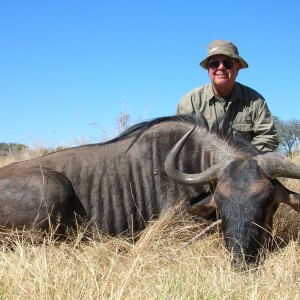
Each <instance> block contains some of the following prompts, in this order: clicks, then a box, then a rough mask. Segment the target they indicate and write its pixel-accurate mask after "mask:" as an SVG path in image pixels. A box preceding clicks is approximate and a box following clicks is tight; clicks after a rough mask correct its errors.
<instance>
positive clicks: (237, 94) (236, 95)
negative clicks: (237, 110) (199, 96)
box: [206, 82, 244, 102]
mask: <svg viewBox="0 0 300 300" xmlns="http://www.w3.org/2000/svg"><path fill="white" fill-rule="evenodd" d="M214 97H215V94H214V92H213V86H212V83H210V84H209V88H208V91H207V96H206V101H210V100H214ZM237 99H241V100H244V96H243V93H242V90H241V85H240V84H239V83H238V82H235V83H234V87H233V91H232V93H231V96H230V99H229V102H234V101H236V100H237Z"/></svg>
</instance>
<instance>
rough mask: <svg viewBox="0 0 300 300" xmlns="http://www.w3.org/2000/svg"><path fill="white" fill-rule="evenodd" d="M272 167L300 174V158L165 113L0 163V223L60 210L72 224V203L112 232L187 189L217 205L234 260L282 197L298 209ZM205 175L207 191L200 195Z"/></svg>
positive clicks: (254, 244) (205, 208) (254, 246)
mask: <svg viewBox="0 0 300 300" xmlns="http://www.w3.org/2000/svg"><path fill="white" fill-rule="evenodd" d="M192 131H193V133H192V134H191V132H192ZM187 132H188V133H187ZM178 141H179V142H178ZM177 142H178V143H177ZM175 144H176V145H175ZM277 176H281V177H289V178H298V179H300V167H299V166H297V165H295V164H293V163H291V162H288V161H286V160H284V159H275V158H272V157H269V156H267V155H261V154H260V153H259V152H258V150H256V149H255V148H254V147H252V146H251V145H250V144H248V143H247V142H245V141H234V140H232V141H230V140H227V141H226V140H224V139H222V138H220V137H219V136H218V135H216V134H214V133H209V132H208V130H207V127H206V126H205V124H204V121H203V119H199V120H198V121H196V119H194V118H192V117H187V116H174V117H163V118H158V119H155V120H152V121H150V122H143V123H141V124H137V125H135V126H133V127H131V128H130V129H128V130H126V131H125V132H124V133H123V134H122V135H121V136H120V137H118V138H115V139H113V140H111V141H108V142H105V143H102V144H93V145H85V146H80V147H75V148H70V149H66V150H62V151H58V152H55V153H51V154H48V155H44V156H41V157H38V158H35V159H32V160H28V161H23V162H19V163H14V164H10V165H8V166H5V167H2V168H0V225H2V226H7V227H8V226H31V225H32V224H33V223H34V224H35V225H36V226H39V227H40V228H47V226H48V224H49V223H48V222H49V220H47V216H50V222H53V223H55V221H56V216H57V214H60V222H61V223H62V224H65V225H68V226H72V225H73V224H72V222H74V212H75V213H76V214H78V215H80V216H82V217H85V218H87V219H88V220H89V221H90V222H91V224H92V225H93V226H95V227H97V228H98V229H100V230H101V231H104V232H106V233H108V234H110V235H117V234H120V233H123V232H125V231H126V230H128V229H129V228H130V232H136V231H140V230H142V229H143V228H145V226H146V222H147V221H148V220H151V219H152V218H155V217H159V216H161V215H162V214H164V213H165V212H166V211H167V210H168V209H169V208H171V207H173V206H174V205H175V204H176V203H177V201H178V199H182V198H185V199H186V201H187V202H188V203H190V206H189V208H188V210H189V212H191V213H193V214H198V215H200V216H204V217H205V216H208V215H210V214H211V213H212V212H213V211H214V210H215V209H216V208H218V209H219V211H220V215H221V219H222V224H223V231H224V238H225V243H226V246H227V248H228V249H229V251H231V252H233V255H234V256H235V258H236V259H237V260H239V259H241V258H245V259H246V260H248V261H251V258H253V257H254V258H255V257H256V256H257V253H258V250H259V248H260V246H261V245H262V244H263V239H264V237H265V232H266V231H265V230H264V228H266V230H267V231H269V230H270V228H271V226H272V217H273V213H274V211H275V208H276V207H277V205H278V203H280V202H284V203H286V204H289V205H290V206H292V207H293V208H294V209H296V210H297V211H299V207H300V196H299V195H298V194H295V193H293V192H291V191H289V190H287V189H286V188H285V187H284V186H283V185H281V184H280V182H279V181H277V180H276V177H277ZM211 184H213V185H214V186H215V190H214V193H213V195H212V196H211V197H210V196H208V197H206V198H204V197H202V196H203V194H204V192H207V191H208V190H209V188H210V185H211ZM203 198H204V199H203ZM197 199H198V200H197ZM200 199H203V200H201V201H200Z"/></svg>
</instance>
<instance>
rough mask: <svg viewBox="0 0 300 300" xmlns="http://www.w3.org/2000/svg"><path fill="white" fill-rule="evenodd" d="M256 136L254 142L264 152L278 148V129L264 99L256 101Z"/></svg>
mask: <svg viewBox="0 0 300 300" xmlns="http://www.w3.org/2000/svg"><path fill="white" fill-rule="evenodd" d="M255 106H256V108H255V110H254V111H253V116H254V137H253V140H252V144H253V145H254V146H255V147H256V148H257V149H259V150H260V151H261V152H262V153H266V152H270V151H274V150H276V148H277V147H278V144H279V142H278V137H277V130H276V128H275V126H274V120H273V117H272V115H271V112H270V110H269V108H268V106H267V104H266V102H265V101H264V100H262V99H258V100H257V101H255Z"/></svg>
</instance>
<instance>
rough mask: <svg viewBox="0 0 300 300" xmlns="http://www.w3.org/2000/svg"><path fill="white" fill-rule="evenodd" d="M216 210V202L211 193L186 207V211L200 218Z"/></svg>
mask: <svg viewBox="0 0 300 300" xmlns="http://www.w3.org/2000/svg"><path fill="white" fill-rule="evenodd" d="M215 210H216V204H215V200H214V196H213V195H209V196H207V197H206V198H204V199H203V200H201V201H200V202H197V203H196V204H193V205H192V206H191V207H189V208H188V212H189V213H191V214H193V215H197V216H200V217H202V218H206V217H209V216H210V215H211V214H212V213H213V212H214V211H215Z"/></svg>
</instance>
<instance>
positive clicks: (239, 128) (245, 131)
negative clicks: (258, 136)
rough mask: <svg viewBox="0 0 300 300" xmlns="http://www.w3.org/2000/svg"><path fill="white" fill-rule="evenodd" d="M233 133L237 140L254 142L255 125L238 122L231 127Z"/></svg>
mask: <svg viewBox="0 0 300 300" xmlns="http://www.w3.org/2000/svg"><path fill="white" fill-rule="evenodd" d="M231 128H232V133H233V136H234V137H235V138H243V139H246V140H248V141H250V142H251V141H252V139H253V137H254V125H253V124H252V123H249V122H236V123H233V124H232V125H231Z"/></svg>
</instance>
